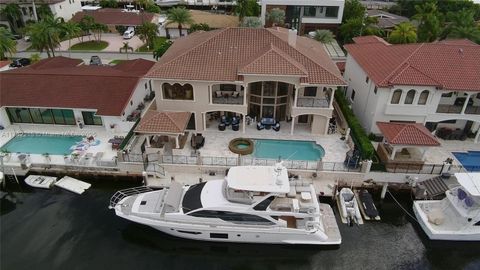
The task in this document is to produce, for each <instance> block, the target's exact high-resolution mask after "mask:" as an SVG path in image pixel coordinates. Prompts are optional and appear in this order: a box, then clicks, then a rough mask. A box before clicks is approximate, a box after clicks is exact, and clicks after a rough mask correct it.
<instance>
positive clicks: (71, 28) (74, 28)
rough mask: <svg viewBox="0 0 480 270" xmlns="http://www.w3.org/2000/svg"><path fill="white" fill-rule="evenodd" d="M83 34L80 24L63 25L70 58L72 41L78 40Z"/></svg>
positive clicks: (68, 23) (70, 22)
mask: <svg viewBox="0 0 480 270" xmlns="http://www.w3.org/2000/svg"><path fill="white" fill-rule="evenodd" d="M81 32H82V28H80V26H79V25H78V23H75V22H72V21H69V22H67V23H65V24H64V25H63V33H64V35H65V37H66V38H68V56H69V57H70V56H71V53H70V47H72V39H73V38H76V37H78V36H79V35H80V33H81Z"/></svg>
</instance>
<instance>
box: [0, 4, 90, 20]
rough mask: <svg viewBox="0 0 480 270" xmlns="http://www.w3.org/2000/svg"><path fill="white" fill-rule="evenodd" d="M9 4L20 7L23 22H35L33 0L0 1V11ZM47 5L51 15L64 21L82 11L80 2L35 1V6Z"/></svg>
mask: <svg viewBox="0 0 480 270" xmlns="http://www.w3.org/2000/svg"><path fill="white" fill-rule="evenodd" d="M9 3H16V4H18V5H19V6H20V9H21V10H22V15H23V18H22V19H23V22H26V21H28V20H35V15H34V9H33V5H32V3H33V0H20V1H19V0H0V9H1V8H3V7H4V5H6V4H9ZM42 4H47V5H48V7H49V8H50V10H52V13H53V15H54V16H56V17H62V18H64V19H65V20H66V21H68V20H70V19H71V18H72V17H73V15H74V14H75V13H77V12H79V11H81V10H82V6H81V4H80V0H36V1H35V6H36V7H37V9H38V7H39V6H40V5H42Z"/></svg>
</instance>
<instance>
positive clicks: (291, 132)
mask: <svg viewBox="0 0 480 270" xmlns="http://www.w3.org/2000/svg"><path fill="white" fill-rule="evenodd" d="M294 127H295V116H292V126H291V127H290V135H293V128H294Z"/></svg>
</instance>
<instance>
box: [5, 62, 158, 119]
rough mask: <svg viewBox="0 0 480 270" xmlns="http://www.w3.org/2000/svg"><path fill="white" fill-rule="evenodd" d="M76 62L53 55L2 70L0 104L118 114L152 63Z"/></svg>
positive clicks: (120, 113)
mask: <svg viewBox="0 0 480 270" xmlns="http://www.w3.org/2000/svg"><path fill="white" fill-rule="evenodd" d="M62 63H63V65H62ZM79 63H81V61H79V60H77V59H69V58H65V57H55V58H49V59H44V60H41V61H40V62H38V63H36V64H33V65H31V66H28V67H23V68H18V69H14V70H9V71H5V72H1V73H0V81H1V82H2V85H1V86H2V91H0V106H15V107H45V108H78V109H92V110H97V114H98V115H107V116H108V115H110V116H120V115H122V113H123V110H124V109H125V106H126V105H127V104H128V102H130V98H131V95H132V94H133V91H134V90H135V88H136V86H137V84H138V81H139V80H140V79H141V78H142V77H143V75H144V74H146V73H147V71H148V70H149V69H150V68H151V67H152V66H153V64H154V62H153V61H146V60H130V61H125V62H124V65H120V64H119V65H117V66H113V67H110V66H87V65H79ZM129 66H133V71H132V72H129V70H128V67H129ZM141 70H143V72H141Z"/></svg>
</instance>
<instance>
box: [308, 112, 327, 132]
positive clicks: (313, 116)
mask: <svg viewBox="0 0 480 270" xmlns="http://www.w3.org/2000/svg"><path fill="white" fill-rule="evenodd" d="M315 116H317V117H320V116H318V115H312V118H313V119H315ZM313 119H312V120H313ZM312 124H313V121H312ZM329 127H330V118H328V119H327V120H326V121H325V130H324V131H323V135H327V134H328V128H329Z"/></svg>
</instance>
